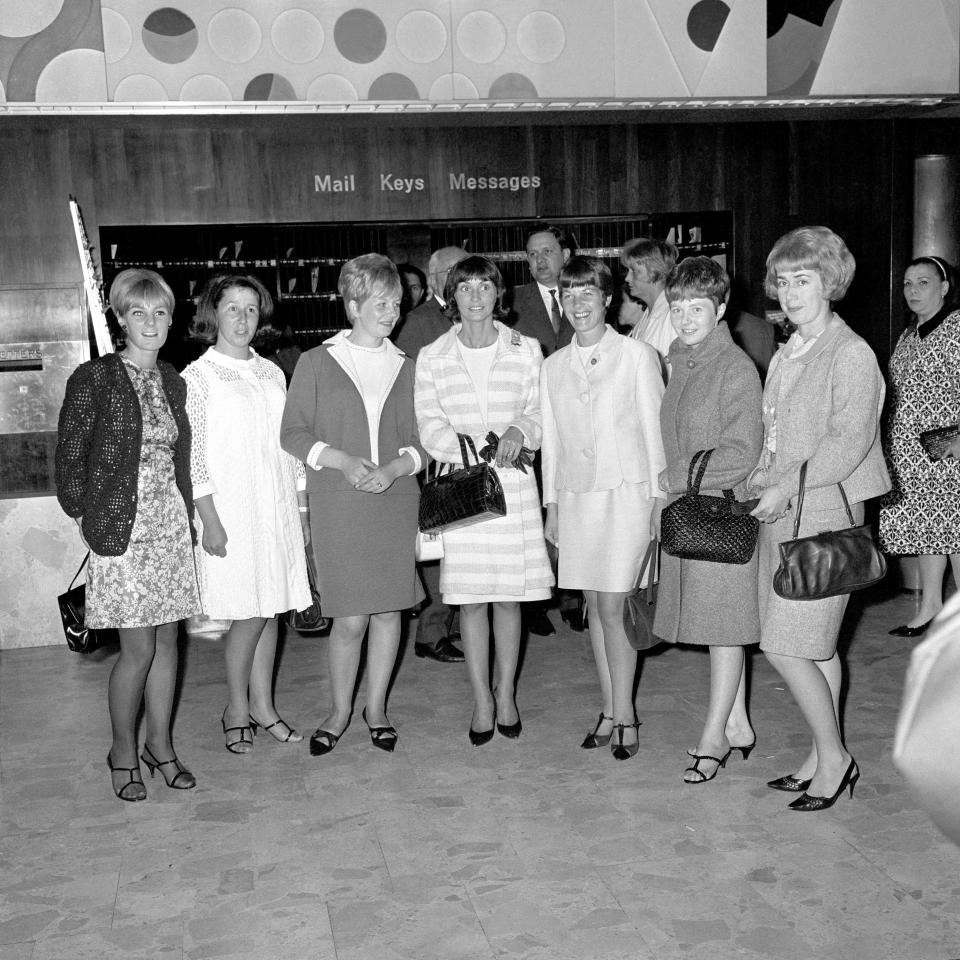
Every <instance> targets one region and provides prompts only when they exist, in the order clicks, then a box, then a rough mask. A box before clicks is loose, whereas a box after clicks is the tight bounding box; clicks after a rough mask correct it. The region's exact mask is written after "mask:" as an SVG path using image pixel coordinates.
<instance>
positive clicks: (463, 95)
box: [427, 73, 480, 100]
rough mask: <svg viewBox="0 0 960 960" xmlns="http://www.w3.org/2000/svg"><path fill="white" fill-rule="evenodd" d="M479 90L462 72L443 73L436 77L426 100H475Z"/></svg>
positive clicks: (477, 97)
mask: <svg viewBox="0 0 960 960" xmlns="http://www.w3.org/2000/svg"><path fill="white" fill-rule="evenodd" d="M479 97H480V91H479V90H477V88H476V86H475V85H474V82H473V81H472V80H471V79H470V78H469V77H465V76H464V75H463V74H462V73H445V74H443V75H442V76H439V77H437V79H436V80H434V81H433V86H432V87H430V93H429V94H428V96H427V99H428V100H477V99H479Z"/></svg>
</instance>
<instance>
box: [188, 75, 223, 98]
mask: <svg viewBox="0 0 960 960" xmlns="http://www.w3.org/2000/svg"><path fill="white" fill-rule="evenodd" d="M180 99H181V100H191V101H194V102H198V103H202V102H210V101H212V102H214V103H223V102H225V101H229V100H233V94H232V93H231V92H230V88H229V87H228V86H227V85H226V84H225V83H224V82H223V81H222V80H221V79H220V78H219V77H214V76H212V75H211V74H209V73H198V74H197V75H196V76H195V77H191V78H190V79H189V80H188V81H187V82H186V83H185V84H184V85H183V86H182V87H181V88H180Z"/></svg>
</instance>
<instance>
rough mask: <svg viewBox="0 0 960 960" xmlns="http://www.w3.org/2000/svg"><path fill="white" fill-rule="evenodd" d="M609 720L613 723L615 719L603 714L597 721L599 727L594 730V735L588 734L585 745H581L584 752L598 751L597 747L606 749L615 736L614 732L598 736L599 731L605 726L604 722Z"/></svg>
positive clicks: (584, 741)
mask: <svg viewBox="0 0 960 960" xmlns="http://www.w3.org/2000/svg"><path fill="white" fill-rule="evenodd" d="M604 720H609V721H610V722H611V723H613V717H608V716H607V715H606V714H605V713H601V714H600V716H599V718H598V719H597V725H596V726H595V727H594V728H593V732H592V733H588V734H587V735H586V736H585V737H584V738H583V743H581V744H580V747H581V749H583V750H596V749H597V747H605V746H606V745H607V744H608V743H609V742H610V738H611V737H612V736H613V731H612V730H611V731H610V733H607V734H598V733H597V731H598V730H599V729H600V727H601V726H603V721H604Z"/></svg>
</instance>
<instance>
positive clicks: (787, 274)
mask: <svg viewBox="0 0 960 960" xmlns="http://www.w3.org/2000/svg"><path fill="white" fill-rule="evenodd" d="M854 269H855V262H854V259H853V256H852V255H851V254H850V251H849V250H848V249H847V247H846V244H845V243H844V242H843V240H841V239H840V237H838V236H837V235H836V234H835V233H833V231H831V230H828V229H827V228H826V227H801V228H800V229H798V230H793V231H791V232H790V233H788V234H786V235H785V236H783V237H781V238H780V239H779V240H778V241H777V242H776V244H774V247H773V250H772V251H771V252H770V255H769V256H768V257H767V277H766V289H767V293H768V294H769V295H770V296H771V297H773V296H776V297H777V298H778V299H779V301H780V306H781V307H782V308H783V310H784V312H785V313H786V315H787V319H788V320H790V322H791V323H793V325H794V326H795V327H796V332H795V333H794V334H793V336H792V337H791V338H790V340H789V341H788V342H787V343H786V344H784V346H783V347H781V348H780V350H779V351H778V353H777V355H776V356H775V357H774V358H773V362H772V363H771V365H770V369H769V372H768V374H767V382H766V386H765V388H764V392H763V423H764V448H763V451H762V454H761V459H760V464H759V466H758V468H757V470H756V471H755V472H754V474H753V476H752V477H751V485H752V486H753V487H754V489H755V491H756V493H757V495H759V498H760V502H759V504H758V505H757V507H756V508H755V509H754V511H753V515H754V516H755V517H757V518H758V519H760V520H761V521H762V522H763V526H762V527H761V530H760V547H759V549H760V558H759V561H760V562H759V568H760V569H759V576H760V587H759V589H760V648H761V650H763V652H764V653H765V654H766V656H767V659H768V660H769V661H770V663H771V664H772V665H773V666H774V668H775V669H776V670H777V672H778V673H779V674H780V675H781V676H782V677H783V679H784V680H785V681H786V683H787V686H788V687H789V688H790V692H791V693H792V694H793V696H794V698H795V699H796V701H797V703H798V704H799V706H800V709H801V711H802V712H803V716H804V719H805V720H806V721H807V723H808V725H809V726H810V729H811V732H812V733H813V747H812V749H811V751H810V753H809V754H808V755H807V757H806V759H805V760H804V761H803V762H802V763H801V764H800V766H799V767H798V768H797V770H796V772H795V773H792V774H790V775H788V776H786V777H780V778H779V779H777V780H773V781H771V782H770V784H769V786H771V787H773V788H774V789H776V790H786V791H788V792H796V793H803V795H802V796H801V797H799V798H798V799H797V800H795V801H794V802H793V803H791V804H790V806H791V808H792V809H794V810H802V811H806V810H823V809H826V808H827V807H830V806H832V805H833V804H834V802H835V801H836V799H837V797H838V796H839V795H840V793H841V792H842V791H843V789H844V788H845V787H847V786H849V787H850V792H851V794H852V793H853V785H854V783H855V782H856V780H857V778H858V777H859V775H860V771H859V769H858V768H857V764H856V762H855V761H854V759H853V757H851V756H850V754H849V753H848V752H847V749H846V747H845V746H844V744H843V741H842V739H841V737H840V722H839V700H840V687H841V683H842V665H841V663H840V659H839V657H838V655H837V633H838V632H839V629H840V621H841V620H842V618H843V613H844V610H845V609H846V606H847V596H839V597H829V598H827V599H825V600H804V601H796V600H784V599H783V598H781V597H779V596H778V595H777V594H776V593H774V591H773V585H772V581H773V574H774V572H775V571H776V569H777V567H778V566H779V551H778V544H779V543H780V542H781V541H783V540H790V539H793V522H794V521H793V516H792V513H791V508H792V501H793V499H794V497H795V496H796V495H797V493H798V491H799V486H800V468H801V467H802V465H803V463H804V462H805V461H806V462H807V475H806V485H805V487H806V494H805V499H804V504H803V514H802V521H801V526H800V533H799V535H800V536H801V537H805V536H809V535H811V534H814V533H818V532H823V531H826V530H839V529H842V528H844V527H848V526H849V525H850V522H849V520H848V519H847V514H846V511H845V510H844V507H843V501H842V499H841V496H840V491H839V489H838V487H837V484H838V483H841V482H842V483H843V489H844V492H845V493H846V495H847V499H848V500H849V502H850V505H851V509H852V510H853V514H854V520H855V522H857V523H862V522H863V501H864V500H868V499H869V498H870V497H876V496H879V495H880V494H882V493H885V492H886V491H887V490H889V489H890V478H889V476H888V475H887V468H886V466H885V464H884V459H883V453H882V450H881V447H880V430H879V425H880V409H881V407H882V406H883V396H884V384H883V378H882V376H881V375H880V370H879V368H878V367H877V360H876V357H874V355H873V351H872V350H871V349H870V347H869V346H867V344H866V343H865V342H864V341H863V340H861V339H860V337H858V336H857V335H856V334H855V333H854V332H853V331H852V330H851V329H850V328H849V327H848V326H847V325H846V324H845V323H844V322H843V321H842V320H841V319H840V318H839V317H838V316H837V315H836V314H834V313H833V310H832V309H831V301H834V300H839V299H840V298H841V297H842V296H843V295H844V293H846V291H847V288H848V287H849V286H850V282H851V281H852V280H853V272H854Z"/></svg>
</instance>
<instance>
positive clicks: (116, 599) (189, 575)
mask: <svg viewBox="0 0 960 960" xmlns="http://www.w3.org/2000/svg"><path fill="white" fill-rule="evenodd" d="M122 359H123V367H124V369H125V370H126V371H127V375H128V376H129V377H130V382H131V383H132V384H133V388H134V390H135V391H136V393H137V397H138V398H139V400H140V411H141V414H142V416H143V437H142V440H141V444H140V469H139V473H138V478H137V515H136V519H135V520H134V523H133V530H132V532H131V534H130V543H129V544H128V545H127V549H126V551H125V552H124V553H123V554H121V555H120V556H119V557H104V556H100V555H99V554H96V553H94V552H92V551H91V553H90V564H89V569H88V570H87V598H86V604H87V607H86V609H87V624H88V626H90V627H95V628H101V629H102V628H106V627H126V628H132V627H148V626H155V625H157V624H161V623H172V622H174V621H177V620H182V619H184V618H185V617H190V616H193V615H195V614H197V613H199V612H200V601H199V598H198V595H197V577H196V572H195V569H194V563H193V544H192V541H191V537H190V524H189V522H188V519H187V508H186V505H185V504H184V502H183V496H182V495H181V493H180V490H179V488H178V487H177V484H176V478H175V475H174V467H173V449H174V444H175V443H176V440H177V425H176V422H175V421H174V419H173V414H172V412H171V411H170V406H169V404H168V403H167V397H166V394H165V393H164V390H163V381H162V379H161V377H160V372H159V371H158V370H155V369H154V370H142V369H141V368H140V367H138V366H137V365H136V364H134V363H131V362H130V361H129V360H127V358H126V357H123V358H122Z"/></svg>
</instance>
